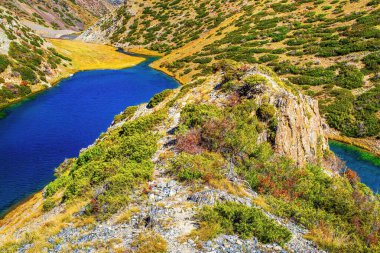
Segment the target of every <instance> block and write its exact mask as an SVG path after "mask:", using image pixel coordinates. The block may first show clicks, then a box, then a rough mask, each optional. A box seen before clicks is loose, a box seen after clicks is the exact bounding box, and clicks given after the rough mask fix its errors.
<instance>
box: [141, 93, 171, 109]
mask: <svg viewBox="0 0 380 253" xmlns="http://www.w3.org/2000/svg"><path fill="white" fill-rule="evenodd" d="M172 92H173V90H164V91H161V92H160V93H157V94H156V95H154V96H153V98H152V99H151V100H150V101H149V103H148V105H147V108H154V107H155V106H157V105H158V104H159V103H161V102H162V101H164V100H165V98H167V97H168V96H169V95H170V94H171V93H172Z"/></svg>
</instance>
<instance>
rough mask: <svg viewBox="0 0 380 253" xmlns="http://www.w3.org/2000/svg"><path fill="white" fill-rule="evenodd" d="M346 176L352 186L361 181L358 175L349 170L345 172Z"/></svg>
mask: <svg viewBox="0 0 380 253" xmlns="http://www.w3.org/2000/svg"><path fill="white" fill-rule="evenodd" d="M344 176H345V177H346V178H347V179H348V181H350V183H351V184H355V183H357V182H359V181H360V178H359V176H358V174H357V173H356V172H355V171H353V170H350V169H347V170H346V171H345V172H344Z"/></svg>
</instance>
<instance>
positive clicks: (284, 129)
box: [250, 71, 328, 166]
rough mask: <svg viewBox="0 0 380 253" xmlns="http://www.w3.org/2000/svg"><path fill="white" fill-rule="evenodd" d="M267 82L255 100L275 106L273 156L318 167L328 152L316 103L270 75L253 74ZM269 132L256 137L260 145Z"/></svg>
mask: <svg viewBox="0 0 380 253" xmlns="http://www.w3.org/2000/svg"><path fill="white" fill-rule="evenodd" d="M250 74H259V75H262V76H264V77H265V78H266V79H267V80H268V85H267V87H268V88H267V89H262V92H260V93H258V94H257V95H256V97H255V99H256V101H257V102H258V104H259V105H260V104H263V103H268V104H271V105H273V106H275V108H276V110H277V112H276V119H277V127H276V131H275V133H276V134H275V140H274V141H272V142H274V143H273V144H274V148H275V152H276V153H278V154H280V155H284V156H287V157H289V158H291V159H293V161H294V162H295V163H296V164H297V165H298V166H303V165H305V164H306V163H308V162H309V163H313V164H316V163H320V162H321V161H322V157H323V154H324V152H325V151H327V150H328V144H327V140H326V138H325V137H324V131H323V129H324V126H325V124H324V123H323V120H322V118H321V116H320V114H319V109H318V102H317V101H316V100H313V99H312V98H310V97H309V96H305V95H303V94H301V93H300V92H298V91H295V90H291V89H288V88H286V86H285V85H284V84H282V82H281V80H280V79H278V78H276V80H274V78H273V77H271V76H270V75H269V74H265V73H261V72H257V71H253V72H251V73H250ZM269 138H270V136H269V135H268V131H264V132H262V133H261V134H260V136H259V142H262V141H269Z"/></svg>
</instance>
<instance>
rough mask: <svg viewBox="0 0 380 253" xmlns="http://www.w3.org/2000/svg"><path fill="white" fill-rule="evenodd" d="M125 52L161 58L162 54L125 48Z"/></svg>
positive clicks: (138, 48) (139, 48)
mask: <svg viewBox="0 0 380 253" xmlns="http://www.w3.org/2000/svg"><path fill="white" fill-rule="evenodd" d="M126 51H128V52H131V53H135V54H142V55H150V56H163V54H162V53H160V52H157V51H153V50H150V49H146V48H142V47H134V48H127V49H126Z"/></svg>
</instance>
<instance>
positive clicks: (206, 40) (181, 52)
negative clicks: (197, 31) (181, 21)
mask: <svg viewBox="0 0 380 253" xmlns="http://www.w3.org/2000/svg"><path fill="white" fill-rule="evenodd" d="M241 15H242V14H241V13H237V14H235V15H233V16H231V17H230V18H228V19H226V20H224V21H223V22H222V23H221V24H220V25H219V26H218V27H216V28H214V29H211V30H210V31H208V32H206V33H204V34H203V35H202V37H200V38H199V39H196V40H193V41H191V42H190V43H188V44H186V45H185V46H183V47H180V48H178V49H176V50H173V51H172V52H171V53H170V54H168V55H166V56H164V57H162V58H161V59H159V60H157V61H155V62H153V63H152V64H151V65H150V66H151V67H152V68H154V69H157V70H159V71H162V72H164V73H165V74H167V75H169V76H172V77H174V78H176V79H177V80H178V81H179V82H180V83H181V84H185V83H187V82H190V81H191V80H192V75H193V74H194V73H192V74H188V75H184V76H180V75H179V73H178V72H177V73H175V74H174V73H172V72H171V71H170V70H168V69H167V68H165V67H160V65H161V64H163V63H171V62H174V61H176V60H178V59H181V58H184V57H186V56H189V55H193V54H194V53H196V52H200V51H202V49H203V47H205V46H207V45H209V44H211V43H213V42H214V41H216V40H218V39H221V38H223V37H224V36H225V34H224V33H222V34H217V33H218V30H219V29H222V30H223V32H230V31H232V30H234V29H235V27H232V26H230V24H231V23H233V22H234V21H235V20H236V19H238V18H239V17H240V16H241ZM225 27H226V28H225Z"/></svg>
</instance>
